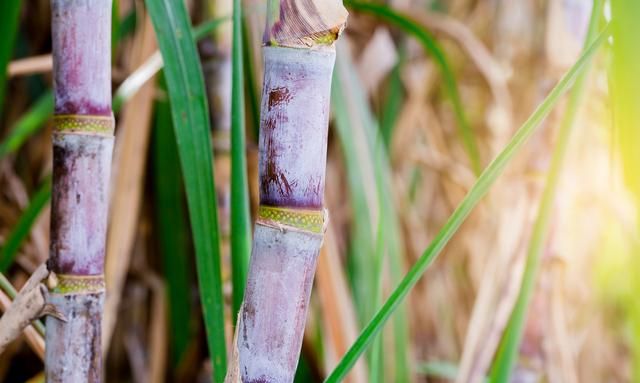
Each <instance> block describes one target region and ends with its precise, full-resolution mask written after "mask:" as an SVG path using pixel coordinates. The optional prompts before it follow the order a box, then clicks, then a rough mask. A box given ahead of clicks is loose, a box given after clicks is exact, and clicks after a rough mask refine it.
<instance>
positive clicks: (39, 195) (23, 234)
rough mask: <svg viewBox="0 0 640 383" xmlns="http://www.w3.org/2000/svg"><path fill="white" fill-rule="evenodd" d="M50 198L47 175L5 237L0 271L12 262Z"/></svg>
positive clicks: (0, 252)
mask: <svg viewBox="0 0 640 383" xmlns="http://www.w3.org/2000/svg"><path fill="white" fill-rule="evenodd" d="M50 198H51V177H47V178H46V179H45V180H44V182H43V183H42V186H40V188H39V189H38V191H36V193H35V194H34V195H33V198H32V199H31V202H30V203H29V206H27V208H26V209H25V211H24V213H23V214H22V215H21V216H20V219H19V220H18V223H16V226H15V227H14V228H13V230H12V231H11V234H10V235H9V236H8V237H7V240H6V241H5V243H4V245H3V246H2V250H0V272H3V273H6V272H7V270H8V269H9V266H11V264H12V263H13V260H14V259H15V257H16V254H18V250H20V245H22V242H24V240H25V239H26V238H27V237H28V236H29V233H30V232H31V226H33V223H34V222H35V221H36V219H37V218H38V217H39V216H40V213H41V212H42V209H43V208H44V207H45V206H46V205H47V202H49V199H50Z"/></svg>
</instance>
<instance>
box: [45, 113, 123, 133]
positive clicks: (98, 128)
mask: <svg viewBox="0 0 640 383" xmlns="http://www.w3.org/2000/svg"><path fill="white" fill-rule="evenodd" d="M53 125H54V127H53V131H54V132H55V133H57V134H86V135H97V136H108V137H110V136H113V131H114V128H115V120H114V118H113V116H92V115H79V114H59V115H55V116H54V117H53Z"/></svg>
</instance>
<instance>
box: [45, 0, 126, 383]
mask: <svg viewBox="0 0 640 383" xmlns="http://www.w3.org/2000/svg"><path fill="white" fill-rule="evenodd" d="M51 7H52V36H53V71H54V76H53V78H54V91H55V115H54V132H53V190H52V202H51V247H50V258H49V261H48V268H49V270H50V271H52V272H53V273H54V274H55V277H56V278H55V279H56V280H57V283H56V284H55V287H53V288H52V289H51V291H50V302H49V303H51V304H53V305H55V306H56V307H57V309H58V310H59V311H60V312H61V313H62V314H63V315H64V317H66V321H63V320H60V319H57V318H54V317H47V320H46V356H45V370H46V379H47V382H49V383H57V382H65V383H67V382H100V381H101V379H102V368H101V366H102V357H101V321H102V308H103V302H104V294H105V292H104V290H105V289H104V278H103V272H104V254H105V240H106V230H107V211H108V209H107V204H108V186H109V176H110V171H111V155H112V149H113V128H114V120H113V114H112V111H111V0H52V4H51Z"/></svg>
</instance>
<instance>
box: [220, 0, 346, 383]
mask: <svg viewBox="0 0 640 383" xmlns="http://www.w3.org/2000/svg"><path fill="white" fill-rule="evenodd" d="M274 1H276V3H275V4H274V3H273V1H271V0H270V2H269V3H270V4H269V9H270V10H272V12H271V14H269V15H268V20H267V28H266V31H265V35H264V45H265V46H264V48H263V54H264V65H265V66H264V82H263V90H262V104H261V127H260V137H259V178H260V208H259V213H258V219H257V221H256V224H255V231H254V241H253V248H252V255H251V263H250V267H249V275H248V281H247V287H246V290H245V295H244V304H243V308H242V311H241V315H239V318H238V328H237V329H236V339H237V341H236V342H237V343H236V346H237V358H238V360H237V361H235V362H237V363H238V365H237V369H236V371H237V373H238V374H239V376H238V377H235V379H238V378H239V379H240V380H241V381H242V382H246V383H267V382H269V383H271V382H292V381H293V377H294V375H295V371H296V367H297V364H298V358H299V355H300V348H301V346H302V339H303V334H304V326H305V322H306V316H307V308H308V304H309V296H310V293H311V286H312V284H313V277H314V274H315V269H316V260H317V257H318V254H319V250H320V246H321V244H322V239H323V234H324V228H325V223H326V212H325V209H324V198H323V194H324V181H325V169H326V156H327V129H328V121H329V96H330V88H331V75H332V71H333V65H334V62H335V47H334V42H335V40H336V38H337V37H338V35H339V34H340V32H341V31H342V29H343V27H344V24H345V21H346V16H347V14H346V11H345V9H344V8H343V7H342V4H341V2H339V1H338V2H334V1H330V0H326V1H322V2H317V1H312V0H282V1H280V2H277V0H274ZM232 370H233V369H232Z"/></svg>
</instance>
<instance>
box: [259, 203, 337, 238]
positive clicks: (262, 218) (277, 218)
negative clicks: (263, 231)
mask: <svg viewBox="0 0 640 383" xmlns="http://www.w3.org/2000/svg"><path fill="white" fill-rule="evenodd" d="M258 222H262V223H265V224H267V225H269V224H270V225H269V226H273V225H274V224H275V225H276V226H288V227H291V228H294V229H298V230H303V231H309V232H312V233H317V234H323V233H324V224H325V211H324V210H307V209H292V208H284V207H275V206H264V205H260V208H259V209H258Z"/></svg>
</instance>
